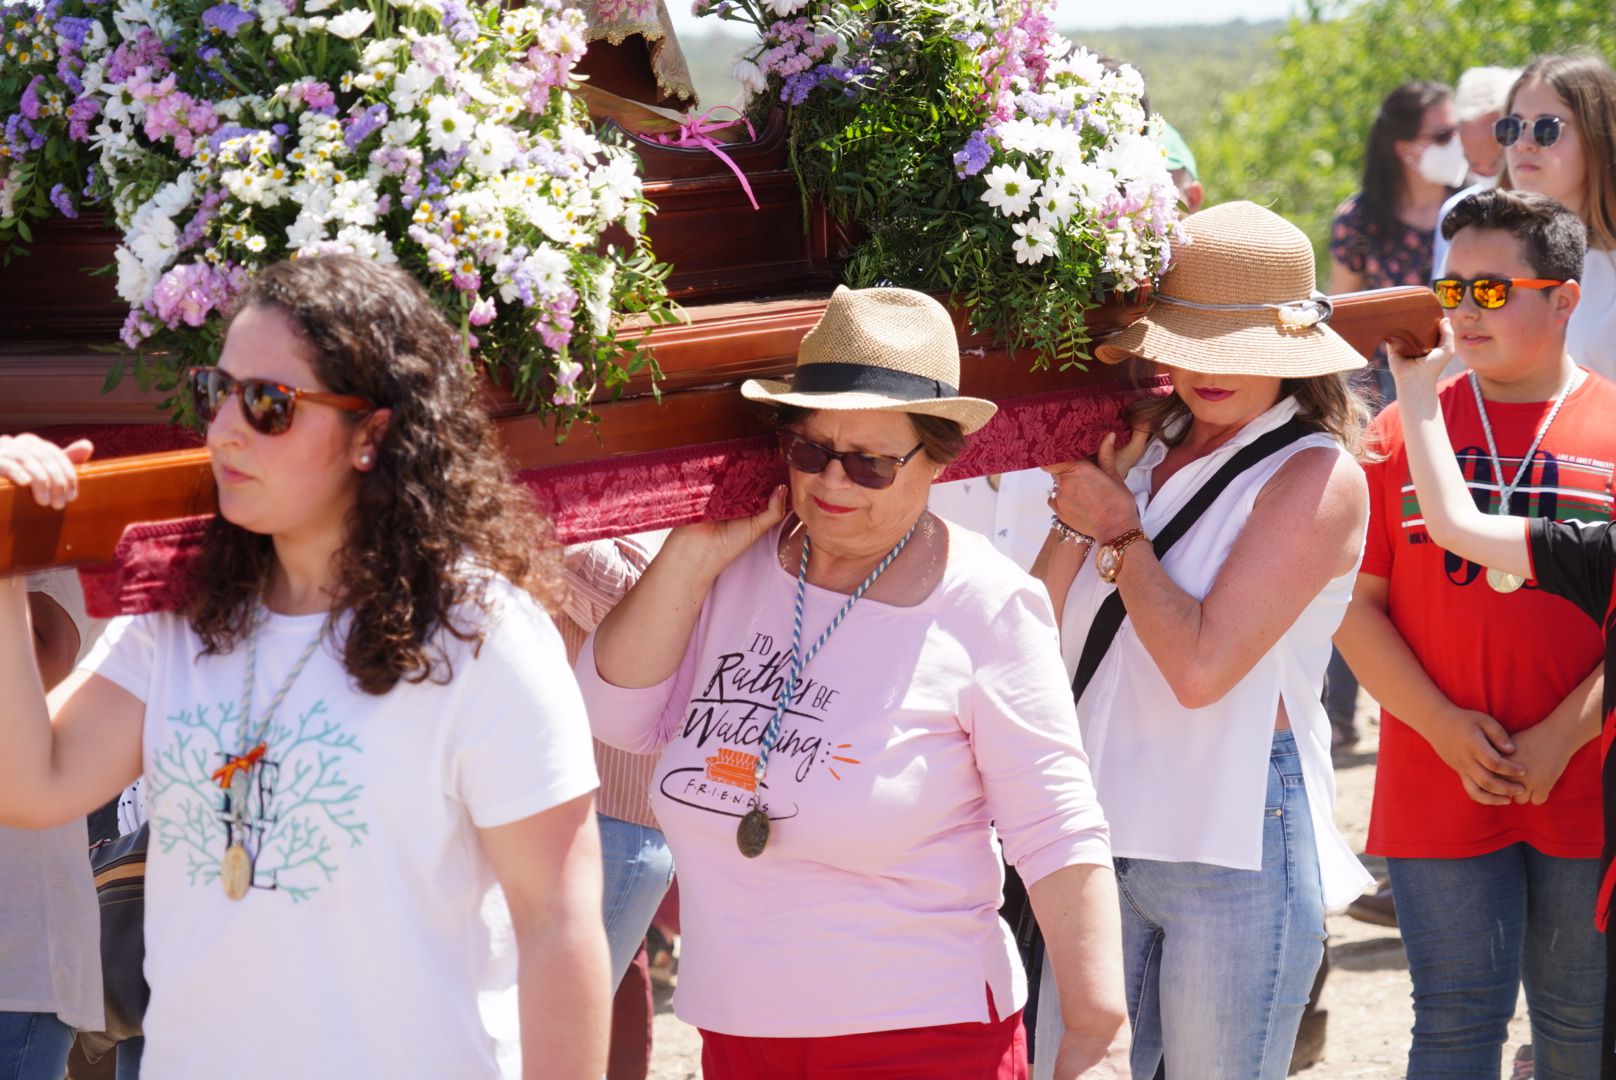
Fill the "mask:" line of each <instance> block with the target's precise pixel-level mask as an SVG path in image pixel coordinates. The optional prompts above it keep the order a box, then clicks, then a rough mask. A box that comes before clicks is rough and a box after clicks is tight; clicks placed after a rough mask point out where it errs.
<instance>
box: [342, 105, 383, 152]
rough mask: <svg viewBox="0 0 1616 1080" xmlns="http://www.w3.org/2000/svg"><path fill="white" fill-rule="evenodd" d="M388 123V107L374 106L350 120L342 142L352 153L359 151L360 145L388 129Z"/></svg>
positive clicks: (356, 114)
mask: <svg viewBox="0 0 1616 1080" xmlns="http://www.w3.org/2000/svg"><path fill="white" fill-rule="evenodd" d="M355 107H356V108H357V106H355ZM387 121H388V115H387V106H386V105H379V104H378V105H372V106H371V107H370V108H368V109H365V110H364V111H362V112H358V113H355V114H354V115H353V116H351V117H350V118H349V120H348V126H347V130H345V131H344V132H343V133H342V141H343V142H344V143H346V144H347V146H348V150H349V152H350V153H351V152H354V151H357V150H358V149H359V144H360V143H362V142H364V141H365V140H366V139H368V138H370V137H371V136H372V135H374V134H376V132H377V131H379V130H381V129H382V128H383V127H386V126H387Z"/></svg>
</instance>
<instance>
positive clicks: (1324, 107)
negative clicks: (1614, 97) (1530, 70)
mask: <svg viewBox="0 0 1616 1080" xmlns="http://www.w3.org/2000/svg"><path fill="white" fill-rule="evenodd" d="M1308 9H1309V10H1308V13H1307V15H1306V17H1304V18H1298V19H1295V20H1293V21H1292V22H1291V23H1290V25H1289V26H1288V27H1286V28H1285V29H1284V30H1283V31H1282V32H1281V33H1279V34H1278V35H1277V36H1276V37H1275V38H1274V39H1273V41H1272V51H1271V57H1272V59H1271V62H1270V63H1271V66H1269V67H1268V69H1267V70H1265V71H1262V72H1260V73H1259V74H1258V75H1257V76H1256V77H1255V78H1253V79H1252V80H1251V81H1250V82H1249V83H1247V84H1246V85H1245V86H1243V87H1241V88H1239V89H1236V90H1233V91H1231V92H1228V93H1225V94H1224V95H1222V96H1221V97H1220V98H1218V99H1217V101H1216V104H1215V105H1214V107H1213V108H1212V109H1211V111H1210V112H1209V113H1208V114H1207V116H1206V117H1205V123H1204V125H1186V124H1185V123H1180V121H1179V120H1178V118H1176V117H1171V118H1172V119H1173V120H1174V123H1175V124H1177V125H1178V126H1179V130H1180V131H1181V132H1182V133H1183V135H1184V137H1185V139H1186V140H1187V141H1188V142H1189V143H1190V146H1191V148H1192V149H1193V150H1194V151H1195V154H1196V157H1197V159H1198V160H1197V163H1198V165H1199V166H1200V173H1201V180H1202V182H1203V183H1204V184H1205V185H1206V189H1207V199H1208V201H1209V202H1217V201H1224V200H1228V199H1250V200H1252V201H1253V202H1257V203H1261V204H1262V205H1264V206H1268V207H1270V208H1272V209H1273V210H1274V211H1276V212H1277V213H1280V214H1283V215H1284V216H1285V217H1287V218H1289V219H1290V220H1291V221H1293V222H1295V223H1296V224H1297V225H1298V226H1299V227H1300V228H1301V229H1302V230H1303V231H1304V232H1306V233H1307V234H1308V236H1310V237H1312V239H1313V242H1314V245H1315V248H1316V250H1318V251H1319V253H1320V260H1321V262H1322V261H1323V260H1324V258H1325V257H1326V256H1325V245H1326V244H1327V242H1328V239H1329V230H1330V218H1331V215H1332V214H1333V212H1334V210H1335V207H1336V206H1337V205H1338V204H1339V203H1340V202H1341V200H1343V199H1345V198H1346V197H1347V196H1349V195H1351V194H1352V193H1353V192H1355V191H1357V190H1358V187H1359V180H1360V172H1361V170H1362V168H1363V155H1364V147H1365V144H1366V143H1367V140H1368V136H1369V125H1370V123H1371V122H1372V121H1373V120H1374V117H1375V112H1376V110H1377V109H1378V108H1379V107H1380V102H1381V99H1382V98H1384V97H1385V96H1386V94H1387V93H1388V92H1390V91H1391V90H1393V89H1394V88H1396V87H1397V86H1399V85H1401V84H1402V83H1405V82H1409V81H1411V80H1415V79H1435V80H1437V81H1440V82H1445V83H1447V84H1449V85H1450V86H1451V85H1452V84H1453V83H1454V81H1455V80H1457V79H1458V77H1459V75H1460V73H1462V72H1463V71H1464V70H1465V69H1466V68H1471V67H1479V66H1484V65H1494V64H1496V65H1501V66H1506V67H1521V66H1524V65H1525V64H1526V63H1527V62H1529V61H1530V60H1531V59H1532V58H1533V57H1534V56H1539V55H1542V54H1545V53H1555V52H1569V51H1571V50H1573V49H1576V48H1594V49H1596V50H1599V51H1600V52H1602V53H1603V54H1604V55H1605V56H1607V57H1611V56H1616V15H1613V13H1612V8H1611V0H1530V2H1522V0H1514V2H1505V3H1477V2H1475V0H1466V2H1458V0H1365V2H1362V3H1343V2H1340V0H1332V2H1321V0H1310V2H1309V3H1308ZM1151 104H1152V105H1153V106H1154V107H1156V108H1158V109H1162V110H1163V111H1164V112H1165V111H1166V110H1165V107H1164V105H1163V103H1162V102H1160V101H1154V100H1153V101H1152V103H1151Z"/></svg>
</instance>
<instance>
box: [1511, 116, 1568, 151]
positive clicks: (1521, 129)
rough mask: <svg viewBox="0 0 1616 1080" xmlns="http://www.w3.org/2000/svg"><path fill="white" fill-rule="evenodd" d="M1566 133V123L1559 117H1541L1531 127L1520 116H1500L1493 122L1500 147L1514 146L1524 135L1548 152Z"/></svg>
mask: <svg viewBox="0 0 1616 1080" xmlns="http://www.w3.org/2000/svg"><path fill="white" fill-rule="evenodd" d="M1564 132H1565V121H1564V120H1562V119H1560V118H1559V117H1558V116H1540V117H1538V118H1537V119H1536V120H1533V121H1532V123H1531V124H1530V125H1528V124H1527V123H1526V121H1525V120H1523V119H1521V118H1520V117H1519V116H1500V117H1499V118H1498V119H1497V120H1495V121H1494V122H1493V138H1495V139H1497V140H1498V145H1499V146H1514V145H1515V144H1516V143H1517V142H1519V141H1520V138H1521V136H1522V135H1524V134H1528V133H1529V134H1530V137H1531V140H1532V141H1533V142H1535V143H1537V144H1538V145H1539V146H1541V147H1543V149H1545V150H1547V149H1548V148H1549V147H1551V146H1553V145H1554V144H1555V143H1557V142H1559V141H1560V136H1561V135H1562V134H1563V133H1564Z"/></svg>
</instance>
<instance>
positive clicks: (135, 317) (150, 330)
mask: <svg viewBox="0 0 1616 1080" xmlns="http://www.w3.org/2000/svg"><path fill="white" fill-rule="evenodd" d="M155 333H157V324H156V323H155V322H153V321H152V318H151V316H150V315H148V314H146V312H145V311H144V310H142V309H140V308H133V309H131V310H130V312H129V314H128V315H127V316H125V317H124V320H123V329H122V330H120V331H118V337H119V338H120V339H122V341H123V343H124V344H125V345H127V346H129V347H130V348H131V349H138V348H140V343H141V342H142V341H145V340H146V339H147V338H149V337H151V336H152V335H153V334H155Z"/></svg>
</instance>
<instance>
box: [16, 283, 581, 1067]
mask: <svg viewBox="0 0 1616 1080" xmlns="http://www.w3.org/2000/svg"><path fill="white" fill-rule="evenodd" d="M190 390H191V392H192V394H193V398H192V405H193V407H194V409H195V411H196V414H197V417H198V418H199V419H200V420H201V421H202V422H203V423H204V424H205V425H206V429H207V444H208V448H209V450H210V451H211V453H212V458H213V474H214V479H215V481H216V482H217V487H218V497H219V514H218V516H217V517H216V518H215V519H214V520H213V521H212V522H211V523H210V524H209V526H208V529H207V533H206V536H205V539H204V541H203V544H202V549H201V552H200V555H199V558H198V561H197V566H196V570H195V580H194V583H193V584H194V588H193V589H192V592H191V600H190V603H189V607H188V609H187V610H186V611H185V612H183V613H179V614H168V613H163V614H151V615H138V616H133V617H124V618H120V619H117V620H115V621H114V622H113V623H112V624H111V625H110V627H109V628H108V629H107V631H106V633H105V635H104V636H103V637H102V639H101V641H100V642H99V643H98V644H97V646H96V648H95V650H94V651H93V652H92V654H91V655H90V657H89V658H88V659H87V660H86V661H85V662H84V665H83V666H82V667H81V668H80V669H79V670H78V671H76V672H75V673H74V674H73V675H72V676H70V677H69V678H68V679H67V680H66V681H65V682H64V683H63V684H62V685H61V686H60V687H58V688H57V689H56V690H55V691H54V692H53V693H52V694H51V695H50V697H49V699H48V700H47V698H46V696H45V695H44V693H43V691H42V690H41V688H40V683H39V678H38V676H37V674H36V673H35V671H34V668H33V664H32V650H31V648H30V647H29V637H28V627H27V621H26V618H25V615H24V610H23V589H22V579H21V578H13V579H10V580H0V686H5V687H6V688H7V692H8V694H9V698H8V702H7V708H6V709H5V710H4V711H3V713H0V746H3V747H4V752H3V753H0V823H4V824H8V825H18V826H27V827H47V826H51V825H54V824H57V823H59V822H63V821H68V820H72V819H74V818H76V817H81V816H82V815H83V814H85V813H86V812H87V811H89V810H91V809H93V808H95V807H96V806H99V805H101V804H102V803H103V802H105V801H106V800H107V799H108V798H110V797H111V796H113V795H114V794H116V793H117V792H118V791H119V789H121V788H122V787H123V786H125V785H126V784H128V783H129V782H130V781H131V780H133V779H134V778H135V777H136V776H137V775H140V774H142V773H144V775H145V782H146V797H147V807H148V812H149V814H150V828H151V838H152V839H151V845H150V854H149V861H148V863H147V871H146V919H145V923H146V959H145V971H146V976H147V979H148V981H149V982H150V984H151V1003H150V1006H149V1008H148V1010H147V1013H146V1018H145V1034H146V1048H145V1058H144V1062H143V1065H142V1069H143V1071H144V1072H145V1074H146V1075H147V1076H151V1077H170V1076H175V1077H191V1076H207V1075H213V1074H215V1073H217V1072H218V1071H219V1070H220V1069H221V1068H223V1069H225V1070H226V1071H227V1072H228V1073H229V1074H230V1075H231V1076H232V1077H240V1078H248V1080H254V1078H264V1080H271V1078H275V1080H279V1078H282V1077H287V1076H308V1077H335V1076H387V1077H390V1078H393V1077H420V1078H422V1080H439V1078H442V1077H446V1076H454V1077H489V1076H495V1075H498V1072H497V1068H496V1064H495V1054H494V1045H493V1041H492V1039H491V1038H490V1037H489V1035H488V1034H487V1032H486V1031H485V1028H484V1025H483V1022H482V1020H481V1017H480V1015H479V1010H478V1000H477V996H478V992H479V990H480V989H483V988H488V986H489V983H490V980H492V979H494V978H495V973H494V972H493V971H492V970H491V969H492V966H493V965H492V961H493V960H494V955H493V949H492V947H491V945H490V935H489V928H488V926H487V924H485V921H484V918H483V915H482V912H483V905H484V900H485V894H487V893H488V892H489V889H490V887H491V885H492V884H493V883H494V882H495V881H496V880H497V882H498V884H500V885H501V886H503V894H504V899H505V900H506V901H507V902H508V906H509V922H506V921H505V919H504V917H497V918H496V919H495V921H496V922H498V923H501V924H503V926H510V927H512V928H513V929H514V937H515V949H516V969H517V979H518V982H519V984H520V989H521V1020H522V1024H521V1027H522V1043H523V1050H524V1051H525V1053H524V1060H525V1064H526V1075H528V1076H531V1077H536V1076H539V1075H541V1074H542V1075H544V1076H547V1077H549V1076H567V1077H577V1078H580V1080H582V1078H586V1077H587V1078H591V1080H593V1078H595V1077H599V1076H600V1075H601V1073H602V1071H603V1069H604V1067H605V1060H606V1052H605V1051H606V1026H607V1018H608V1000H609V993H608V986H607V963H606V943H605V938H604V935H603V932H602V928H601V919H600V903H601V884H600V882H601V866H600V855H599V847H598V836H597V833H596V829H595V825H594V821H593V815H592V814H591V812H590V811H591V792H592V791H593V789H594V787H595V772H594V765H593V761H592V756H591V751H590V742H589V732H588V725H587V722H586V720H585V718H584V714H583V706H582V702H581V700H580V699H579V696H578V692H577V687H576V684H575V683H574V681H573V680H572V678H571V675H570V673H569V671H568V670H567V665H566V658H565V654H564V651H563V648H562V644H561V640H560V638H559V636H558V635H557V633H556V631H555V628H554V627H553V626H552V624H551V623H550V620H549V617H548V616H547V615H546V614H545V611H544V609H543V608H542V607H541V606H540V604H541V601H542V602H549V601H551V600H552V599H553V598H554V596H555V594H556V592H557V588H558V580H559V570H558V565H557V560H556V558H555V553H554V551H553V549H551V548H549V547H547V546H545V545H544V542H543V536H544V532H543V527H542V523H541V521H540V519H539V518H538V516H537V514H536V513H535V511H534V510H533V509H532V507H531V503H530V501H529V499H528V498H527V496H526V494H525V493H524V492H523V491H522V490H521V489H520V488H518V487H516V486H514V485H513V484H512V483H511V482H510V479H509V476H508V474H507V471H506V469H505V466H504V465H503V464H502V459H501V457H500V454H499V451H498V448H497V446H496V444H495V442H494V436H493V431H492V427H491V425H490V423H489V422H488V420H487V418H486V416H485V415H484V413H483V412H482V410H481V409H480V408H479V407H478V404H477V393H476V387H475V383H474V382H473V380H472V377H471V375H470V373H469V370H468V366H467V363H466V358H465V355H464V349H463V346H462V342H461V338H460V336H459V335H458V334H457V333H456V331H455V330H454V329H453V328H452V327H451V326H450V325H449V323H448V322H447V321H446V320H445V319H444V317H443V316H442V314H441V313H440V312H439V311H438V310H437V309H436V307H435V306H434V304H433V302H432V300H431V299H430V297H428V296H427V295H426V293H425V292H424V291H423V290H422V289H421V287H420V286H419V285H418V284H416V283H415V282H414V280H413V279H411V278H410V277H409V276H408V275H407V274H405V273H403V272H402V271H400V270H398V269H396V268H389V267H383V266H381V265H378V264H376V263H373V262H370V261H368V260H363V259H358V258H354V257H349V256H319V257H311V258H304V259H299V260H297V261H296V262H283V263H279V264H277V265H275V266H272V267H270V268H269V269H267V270H265V271H264V272H263V273H262V274H261V275H259V276H258V277H257V278H256V279H255V280H254V281H253V282H252V283H251V284H250V285H249V287H248V289H247V291H246V293H245V295H244V296H243V297H242V298H241V301H240V304H239V306H238V310H237V313H236V314H235V316H234V317H233V319H232V320H231V322H230V325H229V328H228V331H227V333H226V336H225V342H224V348H223V351H222V353H221V355H220V357H219V368H218V370H217V371H203V372H197V373H194V374H193V376H192V378H191V380H190ZM90 450H91V448H90V446H89V445H88V444H87V443H78V444H75V445H74V446H72V447H69V448H68V449H67V451H66V452H63V451H60V450H57V449H56V448H55V447H53V446H50V445H49V444H46V443H44V442H42V441H41V440H38V439H34V438H31V437H27V436H24V437H21V438H17V439H13V440H9V441H0V476H5V477H6V478H8V479H10V480H12V481H14V482H16V483H19V484H27V485H30V486H32V488H33V491H34V494H35V497H36V498H37V499H38V500H39V501H40V502H42V503H50V504H52V505H56V506H62V505H64V504H65V503H66V502H67V501H69V500H71V499H72V498H73V497H74V495H75V493H76V485H75V480H74V474H73V465H74V464H77V463H82V462H83V461H84V460H85V459H86V458H88V456H89V454H90ZM496 907H497V905H496ZM225 1063H227V1064H225Z"/></svg>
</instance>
